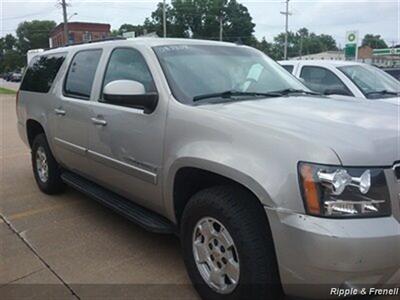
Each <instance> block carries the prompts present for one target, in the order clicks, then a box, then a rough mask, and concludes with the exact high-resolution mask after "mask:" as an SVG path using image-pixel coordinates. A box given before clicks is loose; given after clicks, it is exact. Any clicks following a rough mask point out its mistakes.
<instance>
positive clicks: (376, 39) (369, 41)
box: [362, 34, 388, 49]
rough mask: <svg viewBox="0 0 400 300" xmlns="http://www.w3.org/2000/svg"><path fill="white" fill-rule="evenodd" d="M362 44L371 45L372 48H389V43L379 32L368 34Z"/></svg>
mask: <svg viewBox="0 0 400 300" xmlns="http://www.w3.org/2000/svg"><path fill="white" fill-rule="evenodd" d="M362 46H369V47H371V48H372V49H382V48H388V45H387V44H386V42H385V41H384V40H383V39H382V38H381V36H380V35H379V34H377V35H373V34H366V35H365V36H364V38H363V40H362Z"/></svg>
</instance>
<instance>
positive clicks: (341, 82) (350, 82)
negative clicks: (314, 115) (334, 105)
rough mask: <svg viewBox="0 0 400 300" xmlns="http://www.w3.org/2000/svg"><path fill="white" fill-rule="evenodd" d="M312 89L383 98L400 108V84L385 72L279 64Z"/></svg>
mask: <svg viewBox="0 0 400 300" xmlns="http://www.w3.org/2000/svg"><path fill="white" fill-rule="evenodd" d="M279 63H280V64H281V65H282V66H283V67H284V68H285V69H286V70H287V71H289V72H290V73H292V74H293V75H294V76H296V77H298V78H300V79H301V80H302V81H303V82H304V83H305V84H306V85H307V86H308V87H309V88H310V89H311V90H313V91H316V92H319V93H322V94H325V95H335V97H336V98H337V96H338V95H340V96H347V97H348V96H351V97H357V98H361V99H374V100H375V99H379V100H383V101H385V102H389V103H395V104H397V105H400V98H399V95H400V82H399V81H398V80H396V79H395V78H393V77H392V76H390V75H388V74H387V73H385V72H384V71H382V70H380V69H378V68H376V67H373V66H370V65H367V64H363V63H357V62H349V61H327V60H287V61H280V62H279Z"/></svg>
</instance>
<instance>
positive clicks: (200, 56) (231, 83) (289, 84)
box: [154, 45, 309, 104]
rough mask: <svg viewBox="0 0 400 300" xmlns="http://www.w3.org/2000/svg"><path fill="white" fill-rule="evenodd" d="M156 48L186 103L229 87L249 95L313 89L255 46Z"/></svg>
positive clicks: (176, 92)
mask: <svg viewBox="0 0 400 300" xmlns="http://www.w3.org/2000/svg"><path fill="white" fill-rule="evenodd" d="M154 51H155V52H156V55H157V57H158V59H159V61H160V64H161V66H162V68H163V70H164V73H165V75H166V77H167V80H168V84H169V85H170V88H171V90H172V93H173V94H174V96H175V98H177V100H178V101H180V102H183V103H186V104H193V103H194V102H193V99H195V98H196V97H199V96H202V95H212V94H218V93H223V92H226V91H235V92H239V93H232V94H231V95H236V96H238V95H239V96H240V95H242V96H243V95H244V96H247V97H249V95H250V94H254V95H256V94H263V93H264V94H266V93H269V92H274V91H279V90H286V89H295V90H306V91H309V90H308V89H307V88H306V87H305V86H304V85H303V84H302V83H301V82H300V81H298V80H297V79H296V78H295V77H293V76H292V75H291V74H289V73H288V72H287V71H286V70H285V69H283V68H282V67H281V66H280V65H278V64H277V63H275V62H274V61H273V60H272V59H270V58H268V57H267V56H266V55H264V54H262V53H261V52H259V51H257V50H254V49H252V48H247V47H239V46H209V45H207V46H204V45H170V46H158V47H154ZM240 93H242V94H240ZM225 95H226V94H225ZM239 96H238V98H237V99H240V97H239ZM215 97H218V95H215Z"/></svg>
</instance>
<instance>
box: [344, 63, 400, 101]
mask: <svg viewBox="0 0 400 300" xmlns="http://www.w3.org/2000/svg"><path fill="white" fill-rule="evenodd" d="M338 69H339V70H340V71H342V72H343V73H344V74H345V75H346V76H347V77H348V78H349V79H350V80H352V81H353V83H354V84H355V85H356V86H357V87H358V88H359V89H360V90H361V91H362V93H363V94H364V95H365V96H366V97H367V98H370V99H376V98H382V97H395V96H396V94H398V93H399V92H400V82H399V81H397V80H396V79H394V78H393V77H391V76H390V75H388V74H386V73H385V72H384V71H382V70H380V69H378V68H376V67H373V66H369V65H351V66H344V67H339V68H338Z"/></svg>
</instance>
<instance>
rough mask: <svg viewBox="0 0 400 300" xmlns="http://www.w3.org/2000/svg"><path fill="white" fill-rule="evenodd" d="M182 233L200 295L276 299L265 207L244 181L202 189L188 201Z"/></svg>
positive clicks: (212, 298)
mask: <svg viewBox="0 0 400 300" xmlns="http://www.w3.org/2000/svg"><path fill="white" fill-rule="evenodd" d="M181 234H182V235H181V239H182V248H183V253H184V259H185V264H186V268H187V270H188V273H189V276H190V278H191V280H192V282H193V284H194V286H195V288H196V290H197V291H198V293H199V294H200V296H201V297H202V299H207V300H216V299H224V300H225V299H226V300H233V299H235V300H239V299H252V300H258V299H260V300H261V299H263V300H267V299H270V300H277V299H279V298H280V297H281V294H282V293H281V287H280V280H279V274H278V268H277V263H276V258H275V250H274V247H273V242H272V237H271V233H270V229H269V225H268V222H267V219H266V216H265V212H264V209H263V207H262V205H261V204H260V203H259V202H258V200H257V199H256V198H255V197H254V196H253V195H252V194H250V193H249V192H248V191H246V190H244V189H242V188H240V187H232V186H219V187H213V188H209V189H205V190H202V191H200V192H198V193H197V194H195V195H194V196H193V197H192V198H191V199H190V201H189V203H188V204H187V206H186V208H185V210H184V213H183V217H182V222H181Z"/></svg>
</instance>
